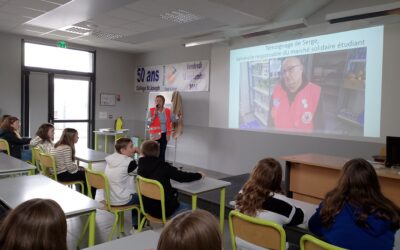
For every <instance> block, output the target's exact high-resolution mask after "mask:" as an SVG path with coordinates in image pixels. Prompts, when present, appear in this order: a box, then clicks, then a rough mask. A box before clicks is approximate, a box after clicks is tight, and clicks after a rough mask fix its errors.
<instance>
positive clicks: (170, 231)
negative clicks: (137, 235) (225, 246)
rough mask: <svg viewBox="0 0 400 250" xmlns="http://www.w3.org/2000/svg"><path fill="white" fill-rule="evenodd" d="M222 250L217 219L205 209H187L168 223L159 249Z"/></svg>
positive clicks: (160, 240) (161, 237) (161, 236)
mask: <svg viewBox="0 0 400 250" xmlns="http://www.w3.org/2000/svg"><path fill="white" fill-rule="evenodd" d="M171 249H174V250H204V249H207V250H222V237H221V231H220V229H219V224H218V221H217V219H216V218H215V217H214V215H212V214H211V213H209V212H207V211H205V210H195V211H187V212H184V213H182V214H179V215H177V216H176V217H175V218H174V219H172V220H171V221H170V222H168V223H167V225H166V226H165V228H164V230H163V231H162V233H161V235H160V239H159V241H158V246H157V250H171Z"/></svg>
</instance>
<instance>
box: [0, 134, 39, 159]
mask: <svg viewBox="0 0 400 250" xmlns="http://www.w3.org/2000/svg"><path fill="white" fill-rule="evenodd" d="M0 138H2V139H4V140H6V141H7V142H8V145H9V146H10V155H11V156H13V157H15V158H18V159H21V152H22V146H23V145H26V144H29V142H30V141H31V138H18V137H17V135H16V134H15V133H14V132H12V131H6V130H2V131H1V134H0Z"/></svg>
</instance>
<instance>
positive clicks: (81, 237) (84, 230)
mask: <svg viewBox="0 0 400 250" xmlns="http://www.w3.org/2000/svg"><path fill="white" fill-rule="evenodd" d="M89 220H90V217H88V218H87V220H86V223H85V226H84V227H83V229H82V233H81V236H79V240H78V244H77V248H80V246H81V243H82V240H83V237H85V234H86V231H87V229H88V227H89Z"/></svg>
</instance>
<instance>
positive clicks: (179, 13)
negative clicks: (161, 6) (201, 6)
mask: <svg viewBox="0 0 400 250" xmlns="http://www.w3.org/2000/svg"><path fill="white" fill-rule="evenodd" d="M160 17H161V19H163V20H166V21H170V22H173V23H191V22H194V21H197V20H200V19H202V18H203V17H202V16H200V15H196V14H194V13H192V12H190V11H188V10H182V9H178V10H173V11H170V12H167V13H164V14H161V15H160Z"/></svg>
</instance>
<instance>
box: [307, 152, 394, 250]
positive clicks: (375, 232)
mask: <svg viewBox="0 0 400 250" xmlns="http://www.w3.org/2000/svg"><path fill="white" fill-rule="evenodd" d="M308 226H309V230H310V231H311V232H312V233H314V234H316V235H317V236H322V237H324V239H325V240H326V241H327V242H329V243H331V244H333V245H336V246H339V247H343V248H346V249H352V250H361V249H380V250H389V249H393V247H394V235H395V233H396V231H397V230H398V229H399V227H400V209H399V207H397V206H396V205H395V204H394V203H393V202H392V201H390V200H389V199H387V198H386V197H385V196H384V195H383V194H382V192H381V188H380V185H379V181H378V177H377V175H376V172H375V169H374V168H373V166H372V165H371V164H370V163H369V162H367V161H366V160H364V159H353V160H350V161H348V162H346V163H345V164H344V166H343V168H342V171H341V175H340V178H339V181H338V184H337V186H336V187H335V188H334V189H333V190H332V191H330V192H328V193H327V194H326V196H325V199H324V200H323V201H322V202H321V204H320V205H319V207H318V208H317V211H316V212H315V214H314V215H313V216H312V217H311V218H310V220H309V222H308Z"/></svg>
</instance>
